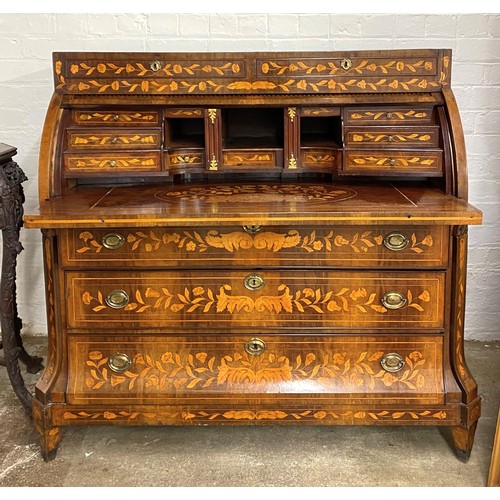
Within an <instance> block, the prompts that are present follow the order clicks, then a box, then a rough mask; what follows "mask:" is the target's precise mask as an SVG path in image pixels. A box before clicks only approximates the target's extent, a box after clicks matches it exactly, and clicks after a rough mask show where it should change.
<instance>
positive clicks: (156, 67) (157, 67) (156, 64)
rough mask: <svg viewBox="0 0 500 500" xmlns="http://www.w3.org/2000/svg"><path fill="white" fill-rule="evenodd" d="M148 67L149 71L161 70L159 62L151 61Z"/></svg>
mask: <svg viewBox="0 0 500 500" xmlns="http://www.w3.org/2000/svg"><path fill="white" fill-rule="evenodd" d="M149 67H150V68H151V71H159V70H160V69H161V62H160V61H153V62H152V63H151V64H150V65H149Z"/></svg>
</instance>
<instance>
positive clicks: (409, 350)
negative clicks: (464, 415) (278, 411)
mask: <svg viewBox="0 0 500 500" xmlns="http://www.w3.org/2000/svg"><path fill="white" fill-rule="evenodd" d="M220 333H223V332H220ZM442 344H443V339H442V338H441V337H440V336H428V337H424V336H414V335H409V336H404V337H396V338H392V337H373V336H370V337H361V336H357V337H356V336H338V337H310V336H293V337H283V336H280V337H269V336H265V335H259V336H258V337H249V336H231V337H224V336H222V335H221V337H219V339H213V338H212V339H211V338H207V337H203V336H197V337H194V338H192V337H187V338H186V337H184V338H182V337H181V338H180V337H175V336H171V337H169V336H163V337H161V338H157V337H151V336H150V337H140V338H137V339H131V338H130V337H125V338H116V339H112V338H110V337H108V340H106V341H104V340H100V339H99V337H97V336H92V337H80V336H78V337H76V336H70V337H69V370H68V373H69V381H68V402H69V403H89V402H91V401H92V402H94V403H97V402H99V401H101V400H102V401H104V400H110V401H113V402H117V403H118V402H129V403H139V402H156V403H160V402H161V403H162V404H168V403H169V402H170V403H172V402H177V403H179V402H180V401H181V400H183V399H184V400H189V399H192V398H195V399H196V398H201V397H208V398H210V399H209V400H210V401H211V402H212V403H215V402H216V401H217V402H221V401H224V400H226V401H228V403H226V404H230V403H231V402H232V403H233V404H234V405H236V406H238V405H240V408H239V409H242V408H241V405H243V409H244V408H245V407H246V408H248V406H247V405H246V403H248V401H251V400H257V399H258V400H260V401H262V402H264V401H266V400H267V401H271V400H273V399H274V401H279V402H285V401H288V402H290V403H292V402H293V401H294V400H295V401H299V400H300V401H303V402H306V401H308V402H311V403H317V404H318V403H320V402H321V404H322V405H325V404H326V403H327V402H332V403H336V402H337V403H339V404H342V403H352V404H356V403H358V402H359V403H367V402H373V403H375V404H377V403H380V404H386V403H391V404H395V405H396V404H408V403H409V404H429V405H431V404H439V403H442V402H443V370H442V363H443V345H442ZM254 345H259V346H261V350H260V351H259V352H257V353H254V354H251V353H249V350H250V352H252V349H253V348H252V347H250V348H249V346H254ZM239 395H241V397H243V396H244V398H245V400H244V401H243V400H242V399H241V398H240V397H239ZM424 415H425V413H424ZM436 418H438V417H436Z"/></svg>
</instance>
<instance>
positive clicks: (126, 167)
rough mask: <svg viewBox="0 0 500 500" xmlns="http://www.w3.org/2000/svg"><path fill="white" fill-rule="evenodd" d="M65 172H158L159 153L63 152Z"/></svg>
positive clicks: (159, 165)
mask: <svg viewBox="0 0 500 500" xmlns="http://www.w3.org/2000/svg"><path fill="white" fill-rule="evenodd" d="M64 170H65V173H66V174H70V175H73V174H79V173H82V174H86V173H116V172H117V171H120V172H158V171H160V170H161V161H160V153H128V152H127V153H125V152H118V151H117V152H116V153H95V154H65V155H64Z"/></svg>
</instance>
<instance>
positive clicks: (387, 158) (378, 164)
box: [342, 149, 443, 177]
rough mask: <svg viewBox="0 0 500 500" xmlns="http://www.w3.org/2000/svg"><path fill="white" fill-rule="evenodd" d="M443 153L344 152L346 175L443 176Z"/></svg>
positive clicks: (417, 151) (416, 151) (344, 170)
mask: <svg viewBox="0 0 500 500" xmlns="http://www.w3.org/2000/svg"><path fill="white" fill-rule="evenodd" d="M441 156H442V153H441V151H419V150H415V151H373V150H359V151H355V150H347V149H346V150H344V162H343V167H342V168H343V174H344V175H408V174H414V175H426V176H434V177H440V176H442V175H443V172H442V166H441Z"/></svg>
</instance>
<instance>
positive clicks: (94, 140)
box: [67, 128, 161, 149]
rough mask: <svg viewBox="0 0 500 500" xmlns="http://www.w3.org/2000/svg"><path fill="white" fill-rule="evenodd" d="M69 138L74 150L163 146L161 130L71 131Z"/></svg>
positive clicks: (155, 147) (69, 145)
mask: <svg viewBox="0 0 500 500" xmlns="http://www.w3.org/2000/svg"><path fill="white" fill-rule="evenodd" d="M67 138H68V147H70V148H72V149H157V148H159V147H160V145H161V132H160V130H159V129H158V130H144V129H137V130H135V129H128V128H127V129H125V128H121V129H118V128H116V129H106V130H105V131H104V130H103V129H97V130H88V129H85V130H70V131H68V132H67Z"/></svg>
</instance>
